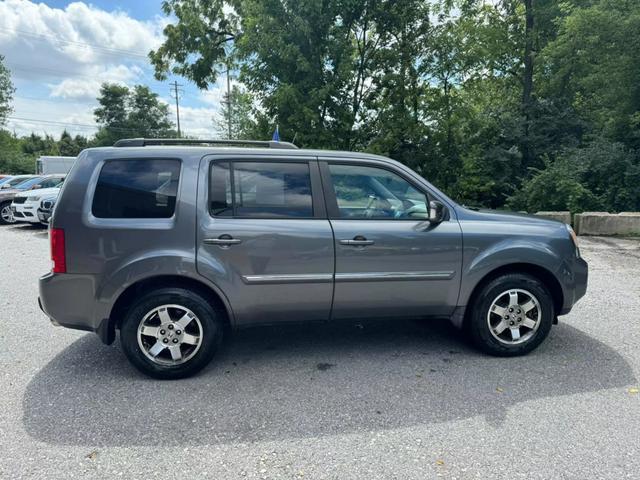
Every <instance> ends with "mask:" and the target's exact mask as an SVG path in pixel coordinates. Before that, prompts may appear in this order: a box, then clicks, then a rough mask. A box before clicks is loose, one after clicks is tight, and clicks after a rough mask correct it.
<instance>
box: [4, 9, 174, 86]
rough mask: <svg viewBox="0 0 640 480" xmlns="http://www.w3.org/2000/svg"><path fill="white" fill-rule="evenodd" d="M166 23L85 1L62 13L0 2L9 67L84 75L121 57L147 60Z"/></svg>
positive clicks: (5, 52) (159, 39)
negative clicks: (88, 69) (91, 67)
mask: <svg viewBox="0 0 640 480" xmlns="http://www.w3.org/2000/svg"><path fill="white" fill-rule="evenodd" d="M164 24H165V22H164V21H162V20H160V19H157V20H156V21H154V22H142V21H139V20H135V19H133V18H131V17H129V16H127V15H126V14H125V13H123V12H105V11H104V10H100V9H98V8H96V7H93V6H90V5H87V4H85V3H82V2H75V3H71V4H69V5H68V6H67V7H66V8H65V9H64V10H62V9H58V8H51V7H49V6H47V5H45V4H43V3H39V4H36V3H33V2H30V1H27V0H5V1H4V2H2V3H0V45H2V47H3V52H4V54H5V56H6V59H7V61H8V62H9V63H12V62H17V63H20V64H24V63H27V67H28V66H37V67H38V68H51V69H55V68H56V67H58V68H60V67H64V68H65V69H66V70H67V71H74V70H77V71H81V70H82V67H83V66H85V65H96V64H112V63H117V62H119V61H121V59H122V58H129V59H131V61H138V62H140V61H146V55H147V53H148V52H149V50H151V49H153V48H155V47H157V46H158V45H159V44H160V43H161V41H162V35H161V31H162V28H163V26H164ZM25 60H28V62H25ZM17 73H18V74H19V72H17Z"/></svg>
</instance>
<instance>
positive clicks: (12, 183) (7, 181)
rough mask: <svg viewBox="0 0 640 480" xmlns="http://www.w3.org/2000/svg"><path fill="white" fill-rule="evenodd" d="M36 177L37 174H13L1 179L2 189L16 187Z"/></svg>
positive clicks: (0, 186)
mask: <svg viewBox="0 0 640 480" xmlns="http://www.w3.org/2000/svg"><path fill="white" fill-rule="evenodd" d="M38 176H39V175H38ZM35 177H36V175H12V176H10V177H5V178H3V179H2V180H0V190H9V189H11V188H15V187H16V186H17V185H19V184H21V183H23V182H25V181H27V180H30V179H32V178H35Z"/></svg>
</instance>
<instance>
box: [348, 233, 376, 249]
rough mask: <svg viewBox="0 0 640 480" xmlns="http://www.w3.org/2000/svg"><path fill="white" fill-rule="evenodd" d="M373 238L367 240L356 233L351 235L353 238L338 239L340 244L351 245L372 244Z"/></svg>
mask: <svg viewBox="0 0 640 480" xmlns="http://www.w3.org/2000/svg"><path fill="white" fill-rule="evenodd" d="M373 244H374V241H373V240H367V239H366V238H365V237H363V236H362V235H356V236H355V237H353V240H340V245H351V246H353V247H358V246H364V245H373Z"/></svg>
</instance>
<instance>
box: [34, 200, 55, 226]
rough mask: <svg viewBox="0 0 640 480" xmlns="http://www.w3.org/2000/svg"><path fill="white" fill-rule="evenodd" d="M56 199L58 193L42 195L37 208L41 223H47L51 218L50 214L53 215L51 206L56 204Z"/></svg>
mask: <svg viewBox="0 0 640 480" xmlns="http://www.w3.org/2000/svg"><path fill="white" fill-rule="evenodd" d="M57 199H58V195H57V194H56V195H52V196H49V197H43V199H42V200H40V206H39V207H38V210H37V215H38V220H39V221H40V223H42V224H43V225H49V220H50V219H51V215H53V207H55V206H56V200H57Z"/></svg>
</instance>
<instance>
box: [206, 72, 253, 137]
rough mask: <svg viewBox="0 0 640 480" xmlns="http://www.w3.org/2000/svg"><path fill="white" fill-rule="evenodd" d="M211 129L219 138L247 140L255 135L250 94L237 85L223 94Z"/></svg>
mask: <svg viewBox="0 0 640 480" xmlns="http://www.w3.org/2000/svg"><path fill="white" fill-rule="evenodd" d="M213 127H214V129H215V131H216V133H217V135H218V137H220V138H230V139H242V140H248V139H251V138H252V136H253V135H254V134H255V133H256V122H255V120H254V118H253V99H252V96H251V94H249V93H247V92H245V91H243V90H242V89H241V88H240V87H238V86H237V85H234V86H233V87H232V88H231V94H230V95H229V94H227V92H225V94H224V99H223V101H222V108H221V109H220V112H219V113H218V114H216V115H215V116H214V117H213Z"/></svg>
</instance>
